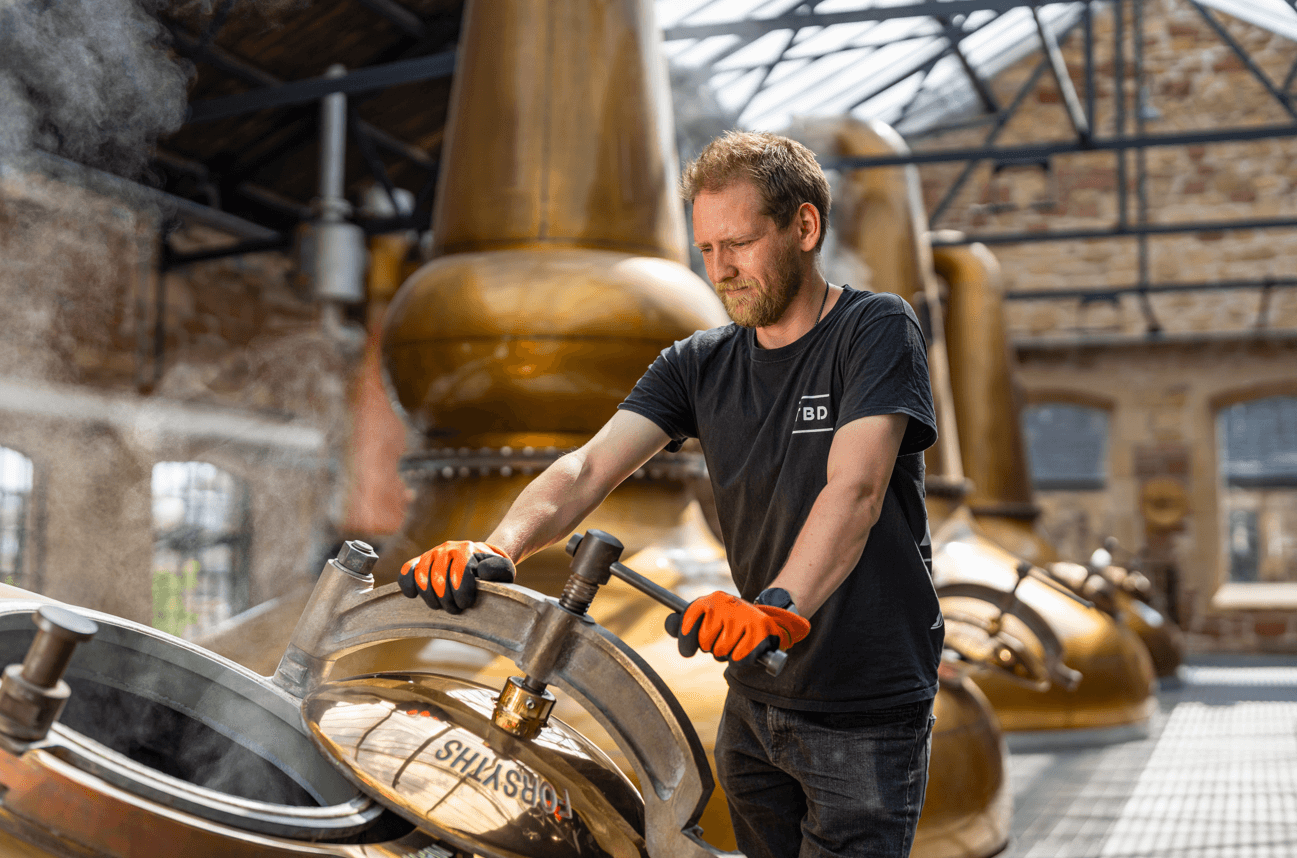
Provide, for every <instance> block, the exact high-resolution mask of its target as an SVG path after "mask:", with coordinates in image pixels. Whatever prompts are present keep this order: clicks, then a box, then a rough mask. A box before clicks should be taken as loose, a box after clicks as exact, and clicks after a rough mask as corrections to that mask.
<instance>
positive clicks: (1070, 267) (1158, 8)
mask: <svg viewBox="0 0 1297 858" xmlns="http://www.w3.org/2000/svg"><path fill="white" fill-rule="evenodd" d="M1126 9H1127V19H1126V22H1125V32H1126V38H1127V46H1126V80H1125V92H1126V114H1127V133H1133V132H1134V130H1135V123H1134V121H1133V113H1134V97H1135V94H1136V91H1137V86H1136V82H1135V79H1134V69H1133V62H1132V54H1131V49H1132V47H1133V42H1132V41H1131V39H1132V33H1133V29H1134V28H1133V24H1134V22H1133V19H1132V18H1131V11H1132V10H1131V4H1129V3H1127V4H1126ZM1143 11H1144V16H1145V27H1144V33H1145V36H1144V41H1143V50H1144V63H1145V72H1146V75H1145V79H1146V81H1147V86H1148V94H1149V106H1150V107H1151V108H1153V109H1155V110H1156V111H1157V113H1158V114H1159V116H1160V118H1156V119H1150V120H1149V121H1148V122H1147V124H1146V129H1145V130H1146V132H1147V133H1150V134H1156V133H1172V132H1177V131H1186V130H1191V129H1213V128H1214V129H1219V128H1233V127H1242V126H1254V125H1279V124H1284V123H1288V122H1291V121H1292V119H1291V116H1289V115H1288V114H1287V113H1286V112H1285V111H1284V110H1283V109H1282V108H1281V107H1280V106H1279V105H1278V104H1277V102H1275V101H1274V99H1273V98H1272V97H1271V96H1270V95H1269V94H1268V93H1267V92H1266V91H1265V90H1264V89H1263V88H1262V86H1261V85H1260V84H1259V83H1258V82H1257V81H1256V80H1255V78H1253V77H1252V75H1251V74H1250V73H1249V72H1248V71H1247V69H1246V68H1245V67H1244V66H1243V64H1242V63H1241V62H1239V61H1238V59H1237V58H1236V57H1235V56H1234V54H1233V53H1232V52H1231V50H1230V48H1229V47H1228V46H1227V45H1225V44H1224V43H1222V42H1221V41H1220V40H1219V38H1217V36H1216V35H1215V33H1214V32H1213V31H1212V30H1211V28H1210V26H1209V25H1208V24H1207V23H1206V22H1205V21H1204V20H1203V19H1202V17H1201V16H1200V15H1199V14H1198V12H1197V11H1195V10H1194V9H1193V7H1192V6H1190V5H1189V4H1188V3H1186V2H1183V0H1144V2H1143ZM1213 14H1215V15H1216V18H1217V20H1219V21H1221V22H1222V23H1223V24H1224V25H1225V26H1226V29H1227V30H1228V31H1229V32H1230V34H1231V35H1233V36H1234V38H1235V39H1237V40H1238V41H1239V42H1240V43H1241V44H1242V45H1244V46H1245V47H1246V48H1247V50H1248V52H1249V53H1250V55H1251V57H1252V58H1253V59H1254V60H1256V62H1257V63H1258V64H1259V65H1260V66H1261V67H1262V68H1263V69H1264V70H1265V71H1266V72H1267V74H1268V75H1269V76H1270V78H1271V80H1273V81H1275V82H1282V81H1283V80H1284V78H1285V76H1286V75H1287V73H1288V71H1289V69H1290V68H1291V67H1292V64H1293V62H1294V61H1295V60H1297V44H1294V43H1293V42H1291V41H1288V40H1286V39H1283V38H1281V37H1279V36H1276V35H1274V34H1272V33H1269V32H1267V31H1265V30H1262V29H1260V28H1257V27H1254V26H1251V25H1249V24H1246V23H1242V22H1239V21H1237V20H1234V19H1232V18H1229V17H1227V16H1225V15H1222V14H1219V13H1213ZM1094 34H1095V45H1096V60H1097V62H1098V66H1099V67H1098V73H1097V79H1098V84H1099V85H1098V87H1097V90H1096V96H1097V97H1096V117H1097V122H1096V126H1097V128H1098V132H1099V134H1101V135H1103V136H1110V135H1111V134H1113V133H1114V127H1115V124H1114V119H1115V112H1116V110H1115V99H1114V97H1113V96H1114V85H1113V76H1112V69H1113V56H1114V52H1113V18H1112V15H1111V10H1110V9H1107V10H1104V11H1102V12H1100V13H1099V14H1097V15H1096V17H1095V21H1094ZM1082 44H1083V43H1082V33H1081V29H1080V27H1079V26H1078V27H1077V28H1076V31H1075V32H1073V34H1072V35H1071V37H1070V39H1069V40H1068V41H1067V42H1066V44H1065V51H1064V52H1065V55H1066V58H1067V63H1068V67H1069V70H1070V72H1071V77H1072V80H1073V83H1074V85H1075V86H1076V87H1077V89H1078V91H1079V92H1080V94H1081V98H1082V102H1083V103H1084V98H1085V94H1084V85H1085V81H1084V71H1083V70H1084V64H1083V53H1082V49H1081V48H1082ZM1038 59H1039V57H1038V56H1032V57H1028V58H1027V59H1025V60H1023V61H1022V62H1020V63H1019V64H1018V65H1017V66H1015V67H1013V68H1011V69H1008V70H1006V71H1005V72H1004V73H1002V74H1001V75H1000V76H999V77H998V78H997V79H996V80H995V81H994V82H993V87H994V90H995V92H996V93H997V96H998V97H999V99H1000V101H1001V103H1002V104H1007V103H1008V102H1009V101H1010V100H1011V99H1012V98H1013V96H1014V94H1015V93H1016V92H1017V88H1018V86H1019V85H1021V83H1022V82H1023V81H1024V80H1026V79H1027V76H1028V75H1029V74H1030V72H1031V69H1032V68H1033V67H1034V66H1035V63H1036V62H1037V61H1038ZM1072 133H1073V132H1072V130H1071V126H1070V124H1069V122H1068V120H1067V117H1066V114H1065V112H1064V110H1063V105H1062V101H1061V98H1060V95H1059V91H1058V87H1057V85H1056V84H1055V83H1054V82H1053V80H1052V78H1050V76H1049V75H1048V73H1046V74H1045V76H1044V77H1042V78H1041V82H1040V84H1039V85H1038V86H1037V88H1036V89H1035V91H1034V92H1033V93H1032V94H1031V95H1029V96H1028V98H1027V100H1026V101H1025V103H1024V104H1023V107H1022V111H1021V114H1020V115H1019V116H1018V117H1016V118H1015V119H1014V120H1013V121H1011V122H1010V123H1009V124H1008V125H1007V126H1006V128H1005V130H1004V133H1003V134H1002V135H1001V136H1000V138H999V140H998V141H997V143H998V144H999V145H1003V146H1013V145H1017V144H1022V143H1026V142H1029V141H1038V140H1042V139H1051V138H1053V139H1059V140H1062V139H1067V138H1069V137H1071V136H1072ZM984 134H985V130H981V131H979V130H977V129H970V130H963V131H960V132H957V133H951V134H946V135H943V136H941V137H936V138H931V139H926V140H923V141H921V142H919V143H917V144H916V148H919V149H924V148H946V147H958V146H970V145H980V144H981V142H982V138H983V135H984ZM1116 157H1117V156H1116V155H1115V154H1113V153H1084V154H1076V155H1060V156H1056V157H1054V158H1053V159H1052V160H1051V164H1050V167H1051V169H1050V170H1048V171H1046V170H1042V169H1040V168H1039V167H1023V166H1018V167H1012V168H1008V169H1004V170H1001V171H1000V172H999V173H998V174H997V173H995V172H994V171H993V170H992V169H991V167H990V165H985V164H984V165H982V166H981V167H979V169H978V170H977V171H976V172H975V173H974V174H973V177H972V179H971V181H969V183H968V184H967V185H966V187H965V188H964V190H963V191H962V193H961V194H960V195H959V197H958V198H957V199H956V201H955V203H954V204H953V205H952V206H951V207H950V208H949V210H948V213H947V214H946V215H945V216H944V217H943V218H941V220H939V221H938V222H937V223H936V224H935V225H936V226H937V227H938V228H957V229H960V230H963V231H965V232H966V233H995V232H1020V231H1033V230H1045V229H1049V230H1062V229H1099V228H1107V227H1111V226H1112V225H1113V224H1115V223H1116V222H1117V217H1118V212H1117V195H1116V193H1115V189H1116V186H1117V180H1118V171H1117V165H1116ZM1146 157H1147V167H1148V178H1147V193H1148V199H1149V211H1150V220H1151V221H1154V222H1168V223H1174V222H1185V221H1213V220H1225V219H1233V218H1271V217H1281V216H1293V217H1297V193H1294V190H1295V189H1297V140H1293V139H1272V140H1259V141H1254V142H1247V143H1237V144H1212V145H1201V146H1188V147H1164V148H1158V149H1149V150H1148V151H1147V156H1146ZM1135 159H1136V155H1135V154H1134V153H1131V154H1130V155H1128V156H1127V167H1128V171H1127V181H1128V183H1129V187H1130V189H1131V195H1130V203H1129V205H1130V208H1129V218H1130V222H1132V223H1134V222H1135V221H1136V219H1137V217H1138V208H1137V201H1136V196H1135V184H1134V183H1135V179H1136V172H1135V164H1136V161H1135ZM961 167H962V164H948V165H931V166H925V167H922V168H921V176H922V179H923V188H924V195H925V199H926V203H927V205H928V207H929V210H931V208H932V207H933V206H935V204H936V202H937V201H938V200H939V199H940V198H941V197H942V196H943V195H944V194H945V192H946V189H947V188H948V187H949V185H950V183H951V181H952V180H953V178H954V176H955V175H956V174H957V173H958V171H959V170H960V169H961ZM992 250H993V251H994V253H995V255H996V256H997V257H998V258H999V260H1000V262H1001V264H1002V266H1003V269H1004V275H1005V285H1006V288H1007V289H1008V290H1010V291H1014V290H1038V289H1077V288H1082V289H1084V288H1103V287H1120V286H1128V285H1133V284H1135V283H1137V282H1138V280H1139V262H1138V259H1139V257H1138V250H1137V243H1136V241H1135V240H1134V239H1132V238H1123V239H1106V240H1087V241H1075V242H1064V243H1054V242H1044V243H1019V244H1005V245H994V246H993V247H992ZM1295 271H1297V229H1294V228H1284V229H1265V230H1259V229H1258V230H1245V231H1218V232H1210V233H1202V234H1196V235H1195V234H1185V235H1168V236H1156V237H1152V238H1150V239H1149V241H1148V273H1149V280H1150V281H1151V282H1152V283H1155V284H1156V283H1172V282H1183V283H1202V282H1219V281H1222V280H1258V279H1262V278H1266V277H1292V276H1293V273H1294V272H1295ZM1007 306H1008V313H1009V321H1010V328H1011V332H1012V336H1013V337H1014V339H1015V342H1017V344H1018V346H1019V350H1018V352H1019V360H1020V365H1021V371H1020V376H1021V380H1022V383H1023V387H1024V390H1025V392H1026V394H1027V397H1028V399H1029V400H1035V401H1042V400H1054V399H1060V398H1061V399H1064V400H1066V399H1068V398H1070V397H1073V396H1082V395H1083V396H1084V397H1088V399H1089V400H1091V401H1093V400H1098V401H1107V402H1110V403H1111V404H1112V405H1111V407H1112V411H1111V421H1110V432H1111V437H1110V439H1109V440H1110V443H1109V480H1108V485H1107V488H1106V489H1105V490H1104V491H1102V492H1047V493H1041V497H1040V501H1041V503H1042V505H1043V506H1044V508H1045V515H1044V517H1043V521H1042V526H1043V528H1044V530H1045V531H1046V532H1047V533H1049V534H1050V535H1051V538H1053V539H1054V540H1055V542H1056V543H1057V544H1058V545H1059V546H1060V547H1063V548H1064V549H1065V551H1066V553H1068V554H1070V555H1071V556H1074V557H1083V556H1086V555H1088V553H1089V552H1090V551H1092V550H1093V549H1094V548H1095V547H1097V546H1098V543H1099V541H1100V540H1101V539H1102V538H1103V537H1104V536H1106V535H1116V536H1117V537H1118V538H1119V539H1120V540H1121V542H1122V544H1123V545H1124V546H1125V547H1126V548H1127V549H1129V550H1132V551H1141V550H1142V551H1143V552H1145V553H1146V554H1147V553H1149V551H1150V550H1151V551H1152V552H1153V553H1155V554H1156V553H1158V552H1159V551H1162V552H1164V553H1166V554H1167V555H1168V558H1169V562H1171V563H1172V564H1173V565H1174V568H1175V570H1176V574H1177V577H1178V582H1179V583H1178V589H1179V592H1178V593H1177V594H1176V595H1177V596H1178V598H1179V603H1180V605H1181V606H1182V610H1183V619H1184V621H1185V627H1186V631H1187V632H1188V633H1189V635H1188V636H1189V640H1190V644H1191V646H1193V647H1196V648H1200V649H1215V648H1226V649H1266V650H1285V651H1297V636H1295V635H1294V631H1295V629H1294V619H1293V618H1294V617H1295V616H1297V592H1293V593H1287V592H1285V591H1282V590H1274V591H1266V592H1265V593H1261V591H1256V592H1257V594H1258V598H1255V599H1250V598H1247V597H1243V598H1241V599H1236V598H1227V596H1229V593H1228V592H1227V591H1228V590H1229V588H1228V587H1224V586H1223V585H1224V584H1225V583H1226V577H1227V574H1228V569H1227V560H1228V557H1227V554H1226V551H1225V547H1224V543H1223V539H1224V525H1223V523H1222V520H1221V516H1222V505H1221V495H1222V493H1223V486H1222V485H1221V483H1220V479H1219V476H1218V471H1217V463H1216V452H1215V447H1216V423H1215V408H1216V407H1217V403H1219V402H1220V401H1222V400H1223V399H1231V398H1235V399H1236V398H1238V397H1239V396H1246V395H1247V394H1246V391H1248V390H1252V389H1255V390H1262V389H1267V390H1269V391H1271V392H1275V391H1277V388H1276V387H1275V385H1279V386H1282V385H1283V384H1284V383H1286V382H1287V381H1293V382H1294V390H1293V391H1290V393H1292V394H1297V373H1294V371H1293V367H1295V366H1297V337H1294V336H1292V332H1294V331H1297V289H1293V288H1286V289H1275V290H1273V291H1272V292H1271V293H1270V294H1269V295H1268V296H1266V297H1263V295H1262V292H1261V290H1259V289H1245V290H1235V291H1225V290H1213V291H1192V292H1171V293H1165V294H1160V295H1154V296H1152V297H1151V298H1150V301H1149V306H1150V307H1151V310H1152V313H1153V316H1154V317H1155V318H1156V320H1157V322H1158V323H1159V324H1160V326H1161V327H1162V330H1163V334H1164V336H1163V342H1162V343H1161V344H1158V343H1153V342H1148V341H1145V339H1144V337H1145V332H1146V330H1147V328H1148V324H1149V317H1148V315H1147V312H1146V309H1145V308H1144V307H1143V306H1142V305H1141V303H1140V301H1139V300H1138V299H1137V298H1136V297H1135V296H1132V295H1125V296H1122V297H1120V298H1118V299H1115V300H1104V301H1094V302H1082V301H1079V300H1075V299H1069V300H1015V301H1010V302H1008V305H1007ZM1276 331H1280V332H1287V333H1280V334H1276V333H1275V332H1276ZM1087 343H1089V344H1088V345H1087ZM1266 385H1269V387H1268V388H1267V387H1266ZM1150 445H1153V446H1156V445H1172V446H1175V445H1179V446H1182V447H1184V448H1186V449H1188V450H1189V451H1190V458H1189V469H1188V473H1186V474H1184V475H1183V476H1182V477H1178V478H1177V479H1183V481H1184V483H1185V486H1186V489H1187V491H1188V494H1189V498H1190V502H1191V507H1190V514H1189V516H1188V517H1187V519H1186V520H1185V522H1184V523H1183V525H1182V526H1181V527H1179V528H1178V529H1177V530H1175V531H1174V532H1172V533H1166V534H1155V533H1154V534H1150V533H1149V532H1148V531H1147V529H1146V527H1145V522H1144V520H1143V517H1142V515H1141V511H1140V505H1139V494H1140V487H1141V485H1142V483H1143V481H1146V480H1147V479H1148V477H1147V475H1141V474H1140V473H1139V472H1138V465H1137V462H1138V461H1139V458H1140V451H1141V450H1145V449H1147V448H1148V447H1149V446H1150ZM1289 586H1292V587H1293V588H1294V589H1295V590H1297V585H1289ZM1268 605H1272V607H1267V606H1268Z"/></svg>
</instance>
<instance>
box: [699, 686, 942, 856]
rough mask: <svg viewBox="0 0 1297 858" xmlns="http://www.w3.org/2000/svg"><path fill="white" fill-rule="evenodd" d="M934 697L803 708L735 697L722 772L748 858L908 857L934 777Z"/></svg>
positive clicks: (721, 735) (719, 762) (723, 736)
mask: <svg viewBox="0 0 1297 858" xmlns="http://www.w3.org/2000/svg"><path fill="white" fill-rule="evenodd" d="M932 724H933V718H932V701H931V700H925V701H923V702H921V703H909V704H906V705H904V706H898V707H896V708H892V709H883V710H877V711H872V712H853V713H832V714H830V713H815V712H798V711H794V710H790V709H781V708H779V707H777V706H768V705H766V704H764V703H756V702H754V701H751V700H748V699H747V698H746V697H742V696H740V695H738V694H734V693H731V694H730V695H729V697H728V698H727V699H726V701H725V711H724V713H723V715H722V716H721V724H720V728H719V730H718V733H717V737H716V770H717V774H718V775H719V777H720V783H721V786H722V787H723V788H724V789H725V795H726V798H727V799H728V800H729V806H730V819H731V820H732V821H733V823H734V835H735V837H736V838H737V840H738V847H739V850H740V851H741V852H743V853H744V854H745V855H747V856H748V858H905V856H907V855H909V854H910V846H911V844H913V842H914V829H915V826H917V825H918V823H919V811H920V809H921V808H922V807H923V793H924V790H925V789H926V787H927V783H928V755H929V753H930V752H931V748H932Z"/></svg>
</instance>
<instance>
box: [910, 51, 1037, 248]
mask: <svg viewBox="0 0 1297 858" xmlns="http://www.w3.org/2000/svg"><path fill="white" fill-rule="evenodd" d="M1048 65H1049V61H1048V60H1046V59H1045V58H1043V57H1042V58H1041V60H1040V62H1038V63H1037V64H1036V67H1035V68H1034V69H1032V72H1031V74H1030V75H1028V76H1027V80H1026V81H1025V82H1024V83H1023V85H1022V87H1021V88H1019V90H1018V93H1017V95H1015V96H1014V97H1013V101H1011V102H1009V107H1008V108H1007V109H1006V110H1004V111H1003V112H1002V113H1001V114H1000V115H999V116H998V117H996V120H995V126H994V127H992V128H991V130H990V131H989V132H987V135H986V138H985V139H984V140H983V141H982V145H983V147H984V148H985V147H989V146H990V145H991V144H992V143H994V142H995V140H996V138H998V137H999V136H1000V132H1001V131H1003V130H1004V126H1006V125H1008V124H1009V120H1010V119H1012V118H1013V116H1014V114H1015V113H1017V111H1018V108H1019V107H1020V106H1021V105H1022V102H1023V101H1024V100H1025V99H1026V98H1027V95H1028V94H1029V93H1031V92H1032V91H1033V90H1035V88H1036V84H1037V83H1039V82H1040V78H1041V75H1043V74H1044V73H1045V69H1046V68H1047V67H1048ZM980 163H981V160H980V159H969V161H968V163H967V164H965V165H964V169H963V171H962V172H961V173H960V174H959V176H957V177H956V178H955V181H954V182H952V183H951V185H950V187H949V188H948V189H947V190H946V194H945V196H943V197H942V198H941V202H939V203H937V206H936V208H934V209H933V210H932V215H931V216H930V217H929V218H928V223H929V224H936V222H937V219H938V218H940V217H941V216H942V215H943V214H945V213H946V209H948V208H949V207H950V205H951V203H953V202H954V201H955V197H956V196H957V195H958V194H959V192H960V191H961V190H963V188H964V185H965V184H967V183H968V180H969V178H971V177H972V175H973V171H974V170H975V169H977V165H978V164H980ZM930 228H935V227H930Z"/></svg>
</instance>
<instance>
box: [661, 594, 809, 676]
mask: <svg viewBox="0 0 1297 858" xmlns="http://www.w3.org/2000/svg"><path fill="white" fill-rule="evenodd" d="M666 629H667V633H668V634H669V635H671V636H672V637H674V638H679V639H680V654H681V655H683V656H684V657H685V658H688V657H689V656H691V655H693V654H694V653H695V652H697V651H698V650H699V649H700V648H701V649H702V650H703V651H705V652H710V653H711V654H712V656H713V657H714V658H715V659H716V660H717V661H737V662H739V663H740V664H742V665H744V666H746V667H751V666H753V665H755V664H756V663H757V659H758V658H760V657H761V656H762V655H764V654H766V653H768V652H773V651H774V650H776V649H788V648H789V647H790V646H792V645H793V644H795V643H797V642H798V641H800V640H801V639H802V638H804V637H806V636H807V635H808V634H810V631H811V624H810V623H809V622H807V621H806V619H805V618H803V617H799V616H798V615H797V614H794V613H793V612H792V611H785V610H784V609H783V608H776V607H774V606H772V605H754V604H752V603H751V602H745V601H743V600H742V599H740V598H739V597H737V596H731V595H730V594H729V593H725V592H722V591H720V590H718V591H716V592H715V593H712V594H711V595H709V596H703V597H702V598H700V599H695V600H694V601H692V602H690V603H689V607H688V608H686V609H685V612H684V616H683V617H682V616H681V615H680V614H678V613H672V614H668V615H667V619H666Z"/></svg>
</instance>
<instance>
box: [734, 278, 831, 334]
mask: <svg viewBox="0 0 1297 858" xmlns="http://www.w3.org/2000/svg"><path fill="white" fill-rule="evenodd" d="M841 292H842V290H841V289H840V288H836V287H830V286H829V284H828V283H827V282H826V281H825V279H824V277H822V276H821V275H820V273H819V271H812V272H810V274H809V275H808V276H807V277H806V278H804V279H803V280H802V285H801V288H799V289H798V290H797V297H795V298H793V302H792V303H791V304H789V305H788V309H787V310H785V311H784V314H783V316H781V317H780V318H779V321H777V322H775V323H774V324H773V325H767V326H766V327H764V328H756V329H755V331H754V332H755V334H756V337H757V345H759V346H761V348H763V349H778V348H783V347H784V346H787V345H791V344H793V343H795V342H797V341H798V340H800V339H801V338H802V337H804V336H806V334H808V333H809V332H810V330H811V328H813V327H815V325H816V323H817V322H819V320H820V319H821V318H822V317H823V316H826V315H828V312H829V310H830V309H831V308H832V307H833V305H834V304H835V303H836V302H837V296H838V295H839V294H841Z"/></svg>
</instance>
